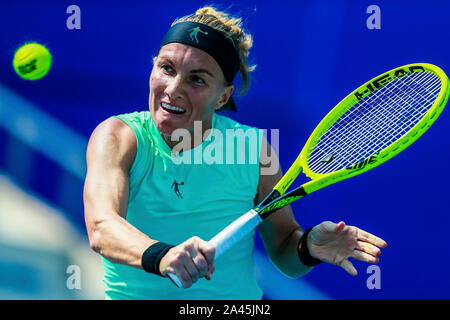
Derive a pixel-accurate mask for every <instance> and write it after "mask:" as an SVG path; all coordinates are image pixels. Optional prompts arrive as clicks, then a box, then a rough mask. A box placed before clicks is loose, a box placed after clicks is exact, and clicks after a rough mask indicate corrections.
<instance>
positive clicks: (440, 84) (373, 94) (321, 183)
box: [299, 63, 450, 193]
mask: <svg viewBox="0 0 450 320" xmlns="http://www.w3.org/2000/svg"><path fill="white" fill-rule="evenodd" d="M449 90H450V88H449V84H448V78H447V76H446V75H445V73H444V72H443V71H442V70H441V69H440V68H439V67H437V66H434V65H431V64H427V63H415V64H409V65H405V66H402V67H398V68H395V69H392V70H390V71H387V72H385V73H383V74H381V75H379V76H377V77H375V78H373V79H372V80H370V81H368V82H366V83H365V84H363V85H361V86H360V87H358V88H357V89H356V90H354V91H353V92H351V93H350V94H349V95H348V96H347V97H345V98H344V99H343V100H342V101H341V102H340V103H339V104H337V105H336V106H335V107H334V108H333V109H332V110H331V111H330V112H329V113H328V114H327V115H326V116H325V117H324V118H323V119H322V121H321V122H320V123H319V124H318V126H317V127H316V128H315V129H314V131H313V133H312V134H311V135H310V137H309V139H308V140H307V142H306V144H305V146H304V148H303V149H302V151H301V153H300V155H299V165H300V166H301V167H302V168H303V171H304V173H305V174H306V175H307V176H308V177H310V178H311V179H312V180H311V181H310V182H308V183H306V184H305V185H304V188H305V191H306V192H307V193H311V192H313V191H315V190H317V189H320V188H323V187H325V186H327V185H330V184H332V183H335V182H337V181H340V180H343V179H347V178H349V177H352V176H355V175H358V174H361V173H363V172H366V171H368V170H370V169H372V168H374V167H376V166H378V165H380V164H382V163H383V162H385V161H387V160H389V159H391V158H392V157H394V156H395V155H397V154H398V153H400V152H401V151H403V150H404V149H405V148H407V147H408V146H410V145H411V144H412V143H413V142H414V141H416V140H417V139H418V138H419V137H420V136H421V135H422V134H423V133H425V132H426V131H427V130H428V128H429V127H430V126H431V125H432V124H433V123H434V121H435V120H436V119H437V117H438V116H439V115H440V113H441V112H442V110H443V108H444V106H445V104H446V103H447V100H448V97H449V93H450V92H449Z"/></svg>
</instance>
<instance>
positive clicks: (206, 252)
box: [159, 237, 215, 289]
mask: <svg viewBox="0 0 450 320" xmlns="http://www.w3.org/2000/svg"><path fill="white" fill-rule="evenodd" d="M214 255H215V248H214V246H213V245H212V244H210V243H209V242H207V241H205V240H202V239H200V238H199V237H192V238H190V239H188V240H186V241H185V242H183V243H181V244H180V245H178V246H176V247H173V248H172V249H170V250H169V251H167V253H166V254H165V255H164V257H163V258H162V259H161V261H160V263H159V271H160V272H161V274H162V275H163V276H167V274H168V273H173V274H175V275H177V277H178V278H179V279H180V280H181V282H182V283H183V288H185V289H187V288H189V287H191V286H192V285H193V284H194V283H195V282H196V281H197V280H198V279H200V278H203V277H205V278H206V279H207V280H211V276H212V274H213V272H214Z"/></svg>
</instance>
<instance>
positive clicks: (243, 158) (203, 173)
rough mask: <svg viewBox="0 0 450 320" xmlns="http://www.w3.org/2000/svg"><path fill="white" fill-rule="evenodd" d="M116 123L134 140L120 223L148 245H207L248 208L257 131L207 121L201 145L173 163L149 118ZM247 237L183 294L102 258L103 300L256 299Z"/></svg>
mask: <svg viewBox="0 0 450 320" xmlns="http://www.w3.org/2000/svg"><path fill="white" fill-rule="evenodd" d="M116 117H117V118H119V119H121V120H122V121H124V122H125V123H126V124H127V125H128V126H129V127H130V128H131V129H132V130H133V131H134V133H135V135H136V139H137V151H136V157H135V160H134V163H133V165H132V167H131V169H130V172H129V177H130V178H129V181H130V182H129V183H130V194H129V202H128V210H127V216H126V219H127V221H129V222H130V224H132V225H133V226H135V227H136V228H137V229H139V230H140V231H141V232H143V233H145V234H147V235H148V236H149V237H150V238H152V239H155V240H158V241H163V242H166V243H170V244H173V245H177V244H180V243H182V242H184V241H185V240H187V239H189V238H190V237H193V236H198V237H200V238H202V239H204V240H209V239H211V238H212V237H213V236H214V235H216V234H217V233H218V232H219V231H221V230H222V229H223V228H224V227H226V226H227V225H228V224H229V223H231V222H232V221H233V220H235V219H236V218H238V217H239V216H240V215H242V214H243V213H245V212H247V211H248V210H250V209H251V208H253V206H254V200H255V197H256V194H257V187H258V183H259V155H260V147H261V139H262V130H257V129H256V128H252V127H248V126H245V125H242V124H239V123H237V122H236V121H234V120H231V119H229V118H227V117H225V116H221V115H218V114H214V115H213V119H212V130H211V131H210V133H209V135H208V137H207V139H205V140H204V141H203V143H202V144H200V145H198V146H197V147H195V148H193V149H191V150H187V151H186V152H184V153H181V154H179V155H178V156H175V155H172V153H171V149H170V147H169V146H168V145H167V143H166V142H165V141H164V140H163V138H162V137H161V135H160V133H159V131H158V130H157V128H156V126H155V124H154V122H153V120H152V118H151V115H150V112H149V111H144V112H134V113H129V114H122V115H118V116H116ZM254 237H255V232H253V233H251V234H250V235H249V236H247V237H246V238H244V239H243V240H242V241H241V242H239V243H238V244H237V245H236V246H235V247H233V248H232V249H230V250H229V251H228V252H226V253H225V254H223V255H222V256H221V257H220V259H218V260H217V261H215V271H214V274H213V276H212V279H211V280H209V281H208V280H206V279H204V278H203V279H200V280H198V281H197V282H196V283H195V284H194V285H193V286H192V287H191V288H189V289H179V288H177V287H175V286H174V284H173V283H172V282H171V281H170V280H169V279H168V278H163V277H160V276H157V275H154V274H149V273H147V272H145V271H144V270H141V269H137V268H133V267H130V266H126V265H121V264H115V263H112V262H110V261H108V260H107V259H105V258H102V265H103V273H104V276H103V283H104V285H105V295H106V298H107V299H139V300H141V299H163V300H184V299H192V300H195V299H202V300H203V299H213V300H219V299H230V300H235V299H236V300H242V299H248V300H258V299H261V298H262V291H261V289H260V288H259V287H258V285H257V283H256V280H255V276H254V266H253V249H254Z"/></svg>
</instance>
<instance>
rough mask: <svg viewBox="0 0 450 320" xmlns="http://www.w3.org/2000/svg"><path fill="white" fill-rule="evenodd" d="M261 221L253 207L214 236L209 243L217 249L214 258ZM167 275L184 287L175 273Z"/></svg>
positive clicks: (176, 283)
mask: <svg viewBox="0 0 450 320" xmlns="http://www.w3.org/2000/svg"><path fill="white" fill-rule="evenodd" d="M261 221H262V219H261V217H260V216H259V214H258V213H257V212H256V211H255V210H253V209H252V210H250V211H249V212H247V213H245V214H243V215H242V216H240V217H239V218H238V219H236V220H234V221H233V222H232V223H231V224H230V225H228V226H227V227H226V228H225V229H223V230H222V231H220V232H219V233H218V234H217V235H216V236H215V237H214V238H212V239H211V240H209V243H211V244H212V245H213V246H214V247H215V249H216V250H215V251H216V252H215V256H214V260H215V259H217V258H218V257H220V256H221V255H222V254H223V253H224V252H226V251H227V250H228V249H230V248H231V247H232V246H234V245H235V244H236V243H238V242H239V241H240V240H242V238H244V237H245V236H247V235H248V234H249V233H250V232H252V231H253V230H254V229H255V228H256V227H257V226H258V225H259V224H260V223H261ZM167 276H168V277H169V279H170V280H171V281H172V282H173V283H174V284H175V285H176V286H177V287H178V288H183V283H182V282H181V280H180V279H179V278H178V277H177V276H176V275H175V274H173V273H168V274H167Z"/></svg>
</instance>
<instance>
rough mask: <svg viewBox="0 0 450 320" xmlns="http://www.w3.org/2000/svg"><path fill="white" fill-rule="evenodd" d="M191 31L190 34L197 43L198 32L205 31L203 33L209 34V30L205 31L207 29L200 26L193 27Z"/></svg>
mask: <svg viewBox="0 0 450 320" xmlns="http://www.w3.org/2000/svg"><path fill="white" fill-rule="evenodd" d="M189 31H191V33H189V36H190V37H191V40H192V41H194V40H195V42H196V43H198V38H197V34H198V33H199V32H201V33H203V34H208V32H205V31H203V30H201V29H200V27H195V28H192V29H190V30H189Z"/></svg>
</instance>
